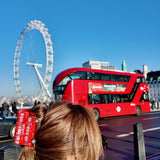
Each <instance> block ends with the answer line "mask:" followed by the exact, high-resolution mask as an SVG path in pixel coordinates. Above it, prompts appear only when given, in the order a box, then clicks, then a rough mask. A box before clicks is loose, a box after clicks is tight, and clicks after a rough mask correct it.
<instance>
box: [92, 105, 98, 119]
mask: <svg viewBox="0 0 160 160" xmlns="http://www.w3.org/2000/svg"><path fill="white" fill-rule="evenodd" d="M92 113H93V114H94V117H95V119H96V121H98V119H99V111H98V109H96V108H94V109H93V110H92Z"/></svg>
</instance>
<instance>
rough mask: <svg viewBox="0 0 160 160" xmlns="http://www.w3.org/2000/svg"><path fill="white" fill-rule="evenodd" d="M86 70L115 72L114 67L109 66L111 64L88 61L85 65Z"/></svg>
mask: <svg viewBox="0 0 160 160" xmlns="http://www.w3.org/2000/svg"><path fill="white" fill-rule="evenodd" d="M82 66H83V67H84V68H91V69H102V70H115V69H116V68H115V67H113V66H109V62H100V61H88V62H85V63H83V65H82Z"/></svg>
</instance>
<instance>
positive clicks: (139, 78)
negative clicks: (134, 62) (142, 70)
mask: <svg viewBox="0 0 160 160" xmlns="http://www.w3.org/2000/svg"><path fill="white" fill-rule="evenodd" d="M145 82H146V81H145V78H144V77H138V78H137V80H136V83H145Z"/></svg>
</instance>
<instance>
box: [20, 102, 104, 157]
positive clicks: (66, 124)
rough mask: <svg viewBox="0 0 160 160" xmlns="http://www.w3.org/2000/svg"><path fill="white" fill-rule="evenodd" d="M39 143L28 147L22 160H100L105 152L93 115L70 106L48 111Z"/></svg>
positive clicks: (62, 104)
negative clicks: (68, 158)
mask: <svg viewBox="0 0 160 160" xmlns="http://www.w3.org/2000/svg"><path fill="white" fill-rule="evenodd" d="M38 106H39V107H42V105H38ZM35 139H36V143H35V146H34V147H33V148H29V147H24V148H23V150H22V151H21V154H20V156H19V160H65V158H66V157H68V156H73V157H75V158H74V159H75V160H98V158H99V156H100V155H101V153H102V150H103V149H102V140H101V134H100V130H99V127H98V125H97V122H96V120H95V118H94V116H93V115H92V113H91V112H90V111H89V110H88V109H87V108H84V107H82V106H80V105H72V104H71V103H67V102H56V103H53V104H52V105H51V106H50V108H48V109H47V111H46V113H45V115H44V117H43V119H42V120H41V125H40V126H39V128H38V129H37V132H36V136H35ZM29 152H30V153H29Z"/></svg>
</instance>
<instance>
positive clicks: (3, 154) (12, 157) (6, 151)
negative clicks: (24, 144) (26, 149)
mask: <svg viewBox="0 0 160 160" xmlns="http://www.w3.org/2000/svg"><path fill="white" fill-rule="evenodd" d="M20 150H21V147H20V146H17V145H6V146H4V147H1V148H0V160H16V159H18V155H19V153H20Z"/></svg>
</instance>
